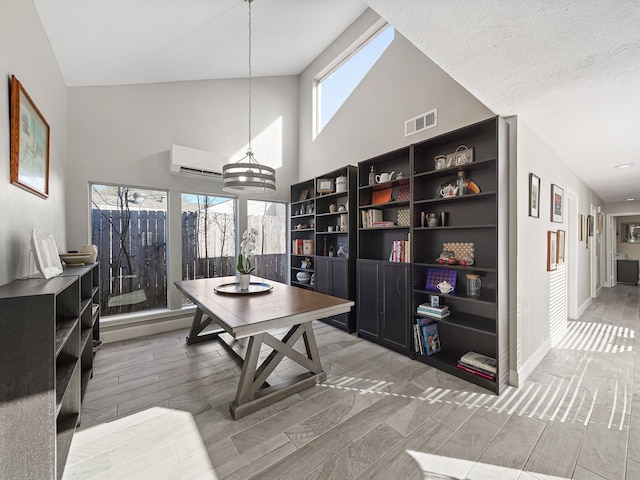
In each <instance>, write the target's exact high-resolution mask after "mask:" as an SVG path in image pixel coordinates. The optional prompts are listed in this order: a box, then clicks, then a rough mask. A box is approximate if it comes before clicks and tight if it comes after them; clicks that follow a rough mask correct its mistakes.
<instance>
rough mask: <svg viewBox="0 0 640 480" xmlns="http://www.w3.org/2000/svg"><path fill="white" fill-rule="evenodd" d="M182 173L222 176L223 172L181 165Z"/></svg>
mask: <svg viewBox="0 0 640 480" xmlns="http://www.w3.org/2000/svg"><path fill="white" fill-rule="evenodd" d="M180 173H184V174H185V175H202V176H205V177H218V178H219V177H221V176H222V174H221V173H218V172H212V171H210V170H202V169H200V168H191V167H180Z"/></svg>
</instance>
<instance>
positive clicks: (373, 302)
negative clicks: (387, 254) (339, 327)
mask: <svg viewBox="0 0 640 480" xmlns="http://www.w3.org/2000/svg"><path fill="white" fill-rule="evenodd" d="M379 273H380V262H378V261H375V260H358V265H357V269H356V274H357V291H358V294H357V298H356V305H357V306H358V317H357V319H358V320H357V329H358V336H360V337H363V338H366V339H368V340H373V341H376V342H378V341H379V340H380V325H379V324H380V322H379V319H380V315H381V302H380V274H379Z"/></svg>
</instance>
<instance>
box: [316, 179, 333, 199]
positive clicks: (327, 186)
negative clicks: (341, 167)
mask: <svg viewBox="0 0 640 480" xmlns="http://www.w3.org/2000/svg"><path fill="white" fill-rule="evenodd" d="M334 185H335V183H334V181H333V179H332V178H319V179H318V185H317V187H316V191H317V192H318V194H319V195H321V194H323V193H333V191H334Z"/></svg>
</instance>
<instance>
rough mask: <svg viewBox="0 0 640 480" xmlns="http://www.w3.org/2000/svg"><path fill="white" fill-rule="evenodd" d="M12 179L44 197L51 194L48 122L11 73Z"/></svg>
mask: <svg viewBox="0 0 640 480" xmlns="http://www.w3.org/2000/svg"><path fill="white" fill-rule="evenodd" d="M10 180H11V183H13V184H14V185H16V186H18V187H20V188H24V189H25V190H27V191H28V192H31V193H33V194H35V195H38V196H39V197H42V198H47V197H48V196H49V124H48V123H47V121H46V120H45V118H44V117H43V116H42V114H41V113H40V110H38V107H36V104H35V103H33V100H31V97H30V96H29V94H28V93H27V91H26V90H25V89H24V87H23V86H22V84H21V83H20V82H19V81H18V79H17V78H16V77H15V75H12V76H11V157H10Z"/></svg>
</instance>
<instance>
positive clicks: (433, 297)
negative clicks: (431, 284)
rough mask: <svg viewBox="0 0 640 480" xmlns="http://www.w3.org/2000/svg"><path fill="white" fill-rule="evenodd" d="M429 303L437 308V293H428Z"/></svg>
mask: <svg viewBox="0 0 640 480" xmlns="http://www.w3.org/2000/svg"><path fill="white" fill-rule="evenodd" d="M429 305H431V306H432V307H435V308H438V307H439V306H440V297H439V296H438V295H429Z"/></svg>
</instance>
